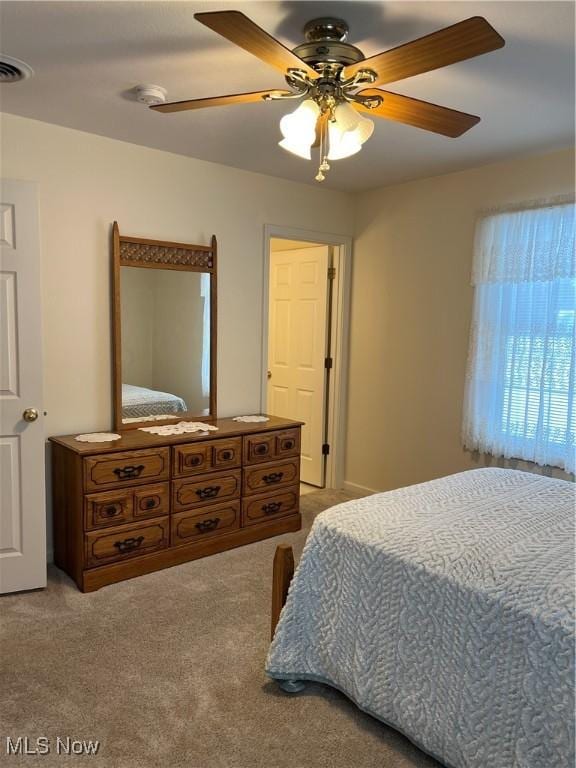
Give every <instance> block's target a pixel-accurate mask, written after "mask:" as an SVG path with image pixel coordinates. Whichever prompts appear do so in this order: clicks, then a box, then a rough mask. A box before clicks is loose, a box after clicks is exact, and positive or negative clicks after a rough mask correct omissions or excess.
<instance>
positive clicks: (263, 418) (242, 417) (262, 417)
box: [232, 416, 270, 422]
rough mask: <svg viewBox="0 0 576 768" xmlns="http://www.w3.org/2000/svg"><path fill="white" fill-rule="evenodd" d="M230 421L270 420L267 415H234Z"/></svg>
mask: <svg viewBox="0 0 576 768" xmlns="http://www.w3.org/2000/svg"><path fill="white" fill-rule="evenodd" d="M232 421H247V422H254V421H270V419H269V418H268V416H234V418H233V419H232Z"/></svg>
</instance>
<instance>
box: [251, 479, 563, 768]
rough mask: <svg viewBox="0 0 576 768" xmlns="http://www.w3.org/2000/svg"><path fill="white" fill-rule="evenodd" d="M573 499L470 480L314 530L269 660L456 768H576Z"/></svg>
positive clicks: (370, 501) (547, 487)
mask: <svg viewBox="0 0 576 768" xmlns="http://www.w3.org/2000/svg"><path fill="white" fill-rule="evenodd" d="M574 494H575V489H574V485H573V484H572V483H568V482H566V481H563V480H554V479H550V478H546V477H541V476H538V475H534V474H528V473H524V472H518V471H513V470H503V469H479V470H473V471H470V472H463V473H461V474H457V475H452V476H451V477H446V478H442V479H440V480H434V481H432V482H429V483H423V484H421V485H416V486H412V487H409V488H402V489H399V490H396V491H391V492H388V493H382V494H376V495H374V496H369V497H367V498H363V499H359V500H357V501H352V502H348V503H346V504H341V505H338V506H336V507H333V508H332V509H330V510H327V511H326V512H324V513H322V514H321V515H320V516H319V517H318V518H317V519H316V521H315V523H314V526H313V528H312V531H311V533H310V535H309V537H308V541H307V543H306V546H305V549H304V552H303V555H302V558H301V561H300V564H299V566H298V569H297V572H296V574H295V577H294V579H293V582H292V585H291V588H290V593H289V596H288V601H287V603H286V606H285V607H284V610H283V612H282V616H281V619H280V623H279V625H278V628H277V631H276V635H275V638H274V641H273V643H272V646H271V648H270V652H269V656H268V660H267V665H266V667H267V672H268V674H269V675H270V676H271V677H274V678H278V679H312V680H318V681H321V682H326V683H329V684H330V685H333V686H336V687H337V688H339V689H340V690H342V691H343V692H344V693H346V694H347V695H348V696H350V697H351V698H352V699H353V700H354V701H355V702H356V703H357V704H358V705H359V706H360V707H361V708H362V709H365V710H366V711H368V712H370V713H371V714H373V715H375V716H376V717H378V718H380V719H381V720H383V721H384V722H386V723H389V724H390V725H392V726H394V727H395V728H397V729H398V730H400V731H402V732H403V733H405V734H406V735H407V736H408V737H409V738H410V739H412V740H413V741H414V742H415V743H416V744H418V745H420V746H421V747H422V749H424V750H426V751H427V752H429V753H430V754H432V755H434V756H435V757H436V758H437V759H438V760H440V761H441V762H444V763H445V764H446V765H448V766H452V767H453V768H573V766H574V501H575V495H574Z"/></svg>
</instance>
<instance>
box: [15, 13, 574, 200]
mask: <svg viewBox="0 0 576 768" xmlns="http://www.w3.org/2000/svg"><path fill="white" fill-rule="evenodd" d="M230 9H235V10H241V11H243V12H244V13H245V14H246V15H248V16H250V17H251V18H252V19H253V20H254V21H255V22H256V23H257V24H259V25H260V26H262V27H263V28H264V29H266V30H267V31H268V32H270V33H271V34H272V35H274V36H275V37H277V38H278V39H279V40H280V41H281V42H283V43H284V44H285V45H287V46H288V47H294V46H295V45H297V44H298V43H300V42H302V40H303V37H302V33H301V29H302V27H303V25H304V23H305V22H306V21H308V20H309V19H311V18H315V17H317V16H321V15H334V16H339V17H342V18H344V19H346V20H347V21H348V23H349V25H350V37H349V41H350V42H352V43H353V44H355V45H358V47H360V48H361V49H362V50H363V52H364V54H365V55H366V56H371V55H373V54H375V53H378V52H379V51H381V50H384V49H387V48H392V47H394V46H396V45H399V44H401V43H404V42H407V41H408V40H412V39H414V38H417V37H421V36H422V35H425V34H428V33H430V32H433V31H435V30H437V29H440V28H441V27H444V26H448V25H450V24H453V23H455V22H457V21H461V20H462V19H465V18H468V17H469V16H475V15H480V16H484V17H485V18H486V19H488V21H489V22H490V23H491V24H492V25H493V26H494V27H495V28H496V30H497V31H498V32H499V33H500V34H501V35H502V36H503V37H504V38H505V40H506V46H505V47H504V48H503V49H500V50H498V51H495V52H492V53H489V54H486V55H484V56H480V57H478V58H476V59H472V60H471V61H467V62H463V63H460V64H454V65H452V66H450V67H447V68H445V69H441V70H436V71H434V72H429V73H427V74H424V75H419V76H417V77H413V78H410V79H408V80H404V81H403V82H401V83H398V84H395V87H394V86H392V85H391V86H386V87H388V88H389V89H390V90H396V91H397V92H399V93H402V94H406V95H409V96H414V97H416V98H420V99H425V100H428V101H432V102H435V103H437V104H442V105H445V106H448V107H453V108H455V109H460V110H463V111H464V112H471V113H473V114H477V115H480V116H481V118H482V121H481V122H480V123H479V125H477V126H476V127H474V128H472V130H471V131H470V132H469V133H467V134H465V135H464V136H462V137H461V138H458V139H449V138H445V137H442V136H437V135H435V134H432V133H428V132H426V131H422V130H419V129H417V128H412V127H410V126H404V125H399V124H396V123H392V122H390V121H386V120H381V119H377V118H376V123H377V124H376V130H375V131H374V134H373V136H372V138H371V139H370V141H369V142H368V143H367V144H366V145H365V146H364V148H363V150H362V152H360V154H359V155H356V156H354V157H352V158H349V159H347V160H342V161H339V162H337V163H334V164H333V170H332V171H331V172H330V173H329V174H328V177H327V180H326V182H324V184H325V185H326V186H329V187H333V188H337V189H344V190H361V189H368V188H372V187H377V186H381V185H385V184H391V183H396V182H399V181H404V180H408V179H414V178H419V177H424V176H430V175H434V174H440V173H446V172H450V171H454V170H461V169H464V168H469V167H473V166H476V165H481V164H484V163H489V162H493V161H497V160H499V159H502V158H506V157H510V156H514V155H521V154H525V153H530V152H539V151H547V150H551V149H555V148H559V147H564V146H568V145H570V144H572V143H573V139H574V4H573V3H572V2H552V1H551V0H547V1H546V2H533V1H529V2H523V1H520V2H517V1H513V2H507V1H504V0H498V1H497V2H467V1H464V0H461V1H460V2H435V1H434V0H428V1H427V2H416V1H412V0H401V1H398V0H396V1H395V2H357V1H354V2H315V1H312V0H311V1H310V2H276V1H271V2H257V1H254V2H232V1H231V0H230V1H226V0H225V1H224V2H180V1H179V0H170V1H168V2H166V1H165V2H139V1H138V2H124V1H123V0H115V1H114V2H99V1H91V2H51V1H50V0H44V1H41V2H22V1H17V2H2V3H1V6H0V29H1V38H0V46H1V50H2V53H3V54H7V55H10V56H15V57H17V58H19V59H22V60H24V61H26V62H27V63H29V64H30V65H31V66H32V67H33V69H34V70H35V73H36V74H35V77H33V78H32V79H30V80H27V81H23V82H20V83H17V84H12V85H3V86H1V87H0V99H1V101H0V107H1V108H2V110H3V111H6V112H12V113H15V114H18V115H24V116H26V117H31V118H35V119H38V120H44V121H46V122H50V123H57V124H59V125H65V126H69V127H71V128H77V129H80V130H83V131H89V132H91V133H96V134H100V135H103V136H110V137H113V138H116V139H122V140H124V141H129V142H133V143H136V144H143V145H145V146H148V147H156V148H158V149H163V150H168V151H171V152H176V153H179V154H183V155H189V156H191V157H196V158H201V159H204V160H211V161H215V162H219V163H223V164H225V165H230V166H234V167H237V168H244V169H247V170H251V171H256V172H259V173H265V174H269V175H272V176H279V177H282V178H286V179H293V180H296V181H302V182H306V183H312V184H314V183H315V182H314V181H313V177H314V175H315V170H316V169H315V165H314V164H313V163H310V162H308V161H305V160H301V159H300V158H297V157H294V156H292V155H289V154H287V153H286V152H284V151H283V150H282V149H280V148H279V147H278V146H277V142H278V140H279V138H280V136H279V130H278V121H279V119H280V117H281V116H282V114H284V113H285V112H288V111H291V110H292V109H293V108H294V107H293V106H292V105H291V104H290V103H288V104H280V103H264V102H263V103H262V104H253V105H242V106H230V107H215V108H211V109H206V110H198V111H194V112H183V113H176V114H172V115H163V114H159V113H154V112H151V111H149V110H148V109H147V108H146V107H144V106H142V105H141V104H138V103H137V102H135V101H134V100H132V99H131V96H130V94H129V92H130V90H131V89H132V88H133V87H134V86H135V85H137V84H139V83H154V84H158V85H162V86H164V87H165V88H167V90H168V99H169V100H170V101H176V100H181V99H188V98H201V97H204V96H214V95H222V94H228V93H241V92H243V91H253V90H260V89H265V88H269V87H271V88H278V87H280V88H281V87H283V85H284V83H283V79H282V76H281V74H280V73H278V72H277V71H276V70H274V69H271V68H270V67H268V66H266V65H265V64H263V63H262V62H260V61H259V60H258V59H256V58H254V57H253V56H251V55H250V54H248V53H246V52H245V51H244V50H242V49H240V48H237V47H236V46H234V45H232V44H231V43H229V42H228V41H227V40H224V39H223V38H221V37H219V36H218V35H217V34H215V33H214V32H212V31H211V30H209V29H207V28H206V27H204V26H203V25H202V24H200V23H199V22H197V21H195V20H194V18H193V14H194V13H195V12H197V11H206V10H230Z"/></svg>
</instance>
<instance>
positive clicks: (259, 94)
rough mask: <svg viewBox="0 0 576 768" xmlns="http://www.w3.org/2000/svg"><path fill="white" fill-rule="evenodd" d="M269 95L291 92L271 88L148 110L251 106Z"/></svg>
mask: <svg viewBox="0 0 576 768" xmlns="http://www.w3.org/2000/svg"><path fill="white" fill-rule="evenodd" d="M269 93H286V94H288V93H291V91H278V90H275V89H273V88H271V89H269V90H267V91H253V92H252V93H235V94H231V95H230V96H213V97H212V98H209V99H190V100H189V101H171V102H169V103H168V104H156V105H154V106H153V107H150V109H153V110H154V111H155V112H184V111H185V110H187V109H204V107H225V106H227V105H228V104H253V103H255V102H258V101H262V100H263V98H264V96H266V95H267V94H269Z"/></svg>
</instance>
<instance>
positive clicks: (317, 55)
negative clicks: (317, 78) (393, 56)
mask: <svg viewBox="0 0 576 768" xmlns="http://www.w3.org/2000/svg"><path fill="white" fill-rule="evenodd" d="M304 36H305V38H306V40H307V42H305V43H302V44H301V45H298V46H296V48H294V49H293V53H295V54H296V56H298V57H299V58H300V59H302V60H303V61H305V62H306V64H309V65H310V66H312V67H314V66H315V65H316V64H336V65H339V66H340V67H346V66H348V65H349V64H355V63H356V62H357V61H362V59H363V58H364V54H363V53H362V51H361V50H360V49H359V48H356V46H354V45H350V43H347V42H346V38H347V36H348V24H347V23H346V22H345V21H344V20H343V19H335V18H331V17H323V18H320V19H313V20H312V21H309V22H308V23H307V24H306V26H305V27H304Z"/></svg>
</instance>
